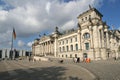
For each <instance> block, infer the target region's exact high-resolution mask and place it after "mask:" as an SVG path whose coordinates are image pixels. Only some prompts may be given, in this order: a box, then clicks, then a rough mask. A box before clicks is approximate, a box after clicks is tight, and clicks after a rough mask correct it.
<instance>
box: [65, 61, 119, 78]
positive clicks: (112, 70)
mask: <svg viewBox="0 0 120 80" xmlns="http://www.w3.org/2000/svg"><path fill="white" fill-rule="evenodd" d="M65 63H66V64H67V63H69V64H73V65H78V66H82V67H83V68H85V69H87V70H89V71H90V72H91V73H93V74H94V75H95V76H96V78H97V79H98V80H120V60H116V61H115V60H112V59H111V60H100V61H92V62H91V63H82V62H81V63H73V61H72V60H69V59H68V60H67V59H66V60H65Z"/></svg>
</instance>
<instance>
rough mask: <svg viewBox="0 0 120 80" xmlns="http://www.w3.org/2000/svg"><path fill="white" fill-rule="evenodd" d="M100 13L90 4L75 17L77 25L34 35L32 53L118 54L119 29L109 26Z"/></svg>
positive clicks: (106, 56)
mask: <svg viewBox="0 0 120 80" xmlns="http://www.w3.org/2000/svg"><path fill="white" fill-rule="evenodd" d="M102 17H103V15H102V14H101V13H100V12H99V11H98V10H97V9H96V8H90V9H89V10H87V11H86V12H84V13H82V14H80V15H79V16H78V17H77V19H78V29H75V30H74V29H71V30H68V31H65V32H64V33H61V32H59V30H58V27H56V29H55V31H54V33H53V34H51V35H48V36H47V35H44V36H42V37H41V38H40V39H35V41H34V44H33V45H32V53H33V54H34V55H35V56H47V55H51V56H54V57H60V58H73V57H80V59H84V58H90V59H91V60H102V59H103V60H106V59H109V58H118V57H119V56H120V54H119V52H118V48H119V46H120V31H119V30H109V26H108V25H107V24H106V22H104V21H102Z"/></svg>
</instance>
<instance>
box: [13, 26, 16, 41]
mask: <svg viewBox="0 0 120 80" xmlns="http://www.w3.org/2000/svg"><path fill="white" fill-rule="evenodd" d="M13 38H14V39H16V32H15V29H14V28H13Z"/></svg>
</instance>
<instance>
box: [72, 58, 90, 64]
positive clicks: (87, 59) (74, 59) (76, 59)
mask: <svg viewBox="0 0 120 80" xmlns="http://www.w3.org/2000/svg"><path fill="white" fill-rule="evenodd" d="M73 62H75V63H79V62H80V58H79V57H78V58H77V57H76V58H73ZM82 62H85V63H90V62H91V59H90V58H84V59H83V61H82Z"/></svg>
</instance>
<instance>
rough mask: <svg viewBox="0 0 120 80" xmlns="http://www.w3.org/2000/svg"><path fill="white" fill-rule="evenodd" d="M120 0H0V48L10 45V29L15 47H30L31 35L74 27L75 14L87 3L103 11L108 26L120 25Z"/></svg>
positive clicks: (32, 36)
mask: <svg viewBox="0 0 120 80" xmlns="http://www.w3.org/2000/svg"><path fill="white" fill-rule="evenodd" d="M119 3H120V0H0V48H10V47H11V46H10V44H11V37H12V30H13V27H14V28H15V31H16V34H17V38H16V40H14V47H15V48H17V49H31V48H30V47H31V44H32V42H33V40H34V39H36V38H38V37H39V34H40V35H41V36H42V35H43V34H44V33H46V34H50V33H51V32H52V31H54V28H55V27H56V26H58V27H59V29H60V30H66V29H70V28H75V27H76V24H77V16H78V15H79V14H81V13H82V12H84V11H86V10H88V5H89V4H90V5H92V6H93V7H95V8H97V9H98V10H99V11H100V12H101V13H102V14H103V20H104V21H106V22H107V24H108V25H109V26H112V25H114V26H115V28H116V29H119V27H120V22H119V21H120V20H119V19H120V10H119V9H120V5H119Z"/></svg>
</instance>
